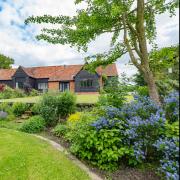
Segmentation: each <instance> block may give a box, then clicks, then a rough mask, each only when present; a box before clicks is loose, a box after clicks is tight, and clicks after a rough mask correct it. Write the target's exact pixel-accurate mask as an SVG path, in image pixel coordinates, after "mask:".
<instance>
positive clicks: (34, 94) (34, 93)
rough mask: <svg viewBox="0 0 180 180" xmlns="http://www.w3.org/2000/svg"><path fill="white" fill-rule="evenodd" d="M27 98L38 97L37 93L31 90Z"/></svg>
mask: <svg viewBox="0 0 180 180" xmlns="http://www.w3.org/2000/svg"><path fill="white" fill-rule="evenodd" d="M29 96H32V97H33V96H39V91H37V90H35V89H31V91H30V93H29Z"/></svg>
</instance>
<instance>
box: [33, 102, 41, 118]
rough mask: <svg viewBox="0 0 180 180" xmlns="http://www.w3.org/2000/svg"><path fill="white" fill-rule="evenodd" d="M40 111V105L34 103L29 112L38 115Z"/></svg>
mask: <svg viewBox="0 0 180 180" xmlns="http://www.w3.org/2000/svg"><path fill="white" fill-rule="evenodd" d="M40 109H41V104H40V103H35V104H33V106H32V107H31V112H32V114H33V115H38V114H40Z"/></svg>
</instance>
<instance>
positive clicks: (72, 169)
mask: <svg viewBox="0 0 180 180" xmlns="http://www.w3.org/2000/svg"><path fill="white" fill-rule="evenodd" d="M0 147H1V148H0V179H3V180H9V179H11V180H24V179H33V180H49V179H52V180H53V179H62V180H70V179H71V180H88V179H90V178H89V176H88V175H87V174H86V173H85V172H84V171H83V170H81V169H80V168H79V167H77V166H76V165H75V164H73V163H72V162H71V161H70V160H69V159H68V158H67V157H66V156H65V155H64V154H63V153H62V152H59V151H57V150H56V149H54V148H53V147H52V146H51V145H49V144H48V143H46V142H44V141H43V140H40V139H38V138H36V137H34V136H32V135H29V134H25V133H22V132H17V131H14V130H8V129H4V128H0Z"/></svg>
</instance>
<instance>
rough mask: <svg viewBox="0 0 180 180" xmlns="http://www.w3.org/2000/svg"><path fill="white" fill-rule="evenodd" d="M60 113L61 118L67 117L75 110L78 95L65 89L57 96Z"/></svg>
mask: <svg viewBox="0 0 180 180" xmlns="http://www.w3.org/2000/svg"><path fill="white" fill-rule="evenodd" d="M57 106H58V115H59V116H60V117H61V118H65V117H67V116H68V115H69V114H72V113H74V112H75V108H76V97H75V95H74V94H73V93H71V92H69V91H65V92H63V93H61V94H60V95H59V96H57Z"/></svg>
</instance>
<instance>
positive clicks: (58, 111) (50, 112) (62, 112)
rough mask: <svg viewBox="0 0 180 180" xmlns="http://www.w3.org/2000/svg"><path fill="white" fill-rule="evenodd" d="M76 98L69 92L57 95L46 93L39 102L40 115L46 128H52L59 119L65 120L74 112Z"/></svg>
mask: <svg viewBox="0 0 180 180" xmlns="http://www.w3.org/2000/svg"><path fill="white" fill-rule="evenodd" d="M75 107H76V98H75V96H74V95H73V94H72V93H70V92H63V93H61V94H59V95H57V94H50V93H47V94H45V95H44V96H43V98H42V100H41V102H40V108H39V109H40V114H41V115H42V117H43V118H44V119H45V121H46V126H54V125H56V124H57V122H58V120H59V119H60V118H65V117H67V116H68V115H69V114H71V113H73V112H74V111H75Z"/></svg>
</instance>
